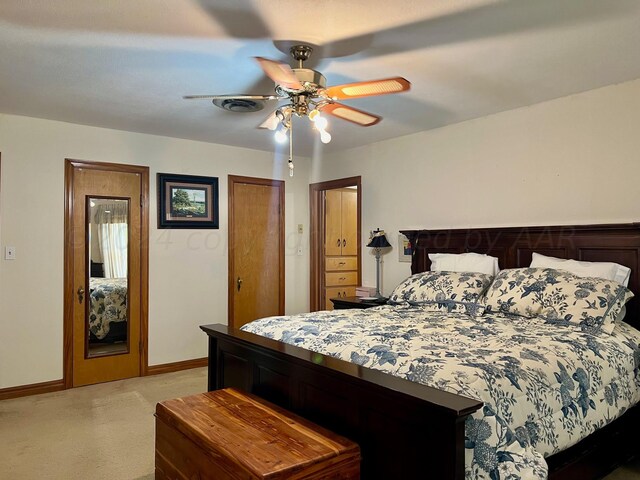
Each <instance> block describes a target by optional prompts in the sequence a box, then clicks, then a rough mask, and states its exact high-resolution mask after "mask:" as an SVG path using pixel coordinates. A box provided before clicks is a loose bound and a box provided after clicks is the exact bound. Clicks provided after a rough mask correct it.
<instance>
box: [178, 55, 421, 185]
mask: <svg viewBox="0 0 640 480" xmlns="http://www.w3.org/2000/svg"><path fill="white" fill-rule="evenodd" d="M289 53H290V54H291V56H292V57H293V59H294V60H295V61H297V62H298V68H291V67H290V66H289V65H287V64H286V63H282V62H278V61H275V60H270V59H268V58H264V57H254V58H255V60H256V61H257V62H258V64H259V65H260V67H261V68H262V71H263V72H264V73H265V75H267V76H268V77H269V78H270V79H271V80H273V81H274V82H275V84H276V86H275V93H276V95H252V94H248V95H188V96H185V97H184V98H186V99H202V98H207V99H211V100H212V101H213V104H214V105H215V106H217V107H220V108H222V109H224V110H227V111H230V112H256V111H259V110H262V108H264V102H265V101H268V100H288V101H289V103H287V104H285V105H282V106H280V107H279V108H277V109H276V110H275V111H274V112H273V113H271V114H270V115H269V116H268V117H267V118H266V119H265V121H264V122H262V124H260V125H259V127H258V128H266V129H269V130H273V131H275V133H274V137H275V139H276V141H277V142H279V143H284V142H286V141H287V139H288V140H289V161H288V165H289V175H290V176H292V177H293V168H294V166H293V122H292V119H293V116H297V117H307V118H309V120H310V121H311V123H312V124H313V127H314V128H315V129H316V130H317V131H318V132H319V134H320V141H321V142H322V143H329V142H330V141H331V134H330V133H329V132H327V130H326V128H327V125H328V122H327V119H326V117H324V116H322V115H321V113H323V114H327V115H331V116H334V117H337V118H340V119H342V120H346V121H348V122H351V123H354V124H356V125H360V126H362V127H370V126H372V125H375V124H376V123H378V122H380V120H382V117H380V116H378V115H375V114H372V113H368V112H365V111H363V110H358V109H357V108H353V107H351V106H348V105H344V104H342V103H338V102H337V101H336V100H341V99H351V98H360V97H369V96H377V95H388V94H391V93H400V92H405V91H407V90H409V89H410V88H411V83H409V81H408V80H406V79H404V78H402V77H392V78H384V79H380V80H370V81H364V82H356V83H349V84H344V85H334V86H331V87H327V80H326V78H325V77H324V75H322V74H321V73H320V72H318V71H316V70H312V69H310V68H304V62H305V61H307V60H308V59H309V58H310V56H311V54H312V53H313V49H312V48H311V47H310V46H308V45H294V46H292V47H291V49H290V50H289Z"/></svg>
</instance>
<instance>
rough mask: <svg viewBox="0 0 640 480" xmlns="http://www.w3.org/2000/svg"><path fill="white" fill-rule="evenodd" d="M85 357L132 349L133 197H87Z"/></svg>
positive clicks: (113, 353)
mask: <svg viewBox="0 0 640 480" xmlns="http://www.w3.org/2000/svg"><path fill="white" fill-rule="evenodd" d="M86 231H87V236H88V239H87V240H88V241H87V242H86V245H87V255H86V258H87V265H86V272H87V276H88V278H89V282H88V285H89V292H87V302H86V322H85V332H86V334H85V338H86V343H85V345H86V348H85V357H86V358H90V357H98V356H104V355H116V354H120V353H128V352H129V341H128V338H129V335H128V322H127V318H128V316H129V315H128V313H129V310H128V303H127V298H128V286H127V283H128V281H127V279H128V274H127V273H128V255H127V252H128V246H129V200H128V199H125V200H123V199H117V198H94V197H92V198H88V199H87V229H86Z"/></svg>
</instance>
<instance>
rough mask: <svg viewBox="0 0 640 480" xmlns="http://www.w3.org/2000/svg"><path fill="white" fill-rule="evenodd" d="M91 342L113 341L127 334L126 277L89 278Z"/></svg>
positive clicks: (122, 338) (120, 339) (121, 339)
mask: <svg viewBox="0 0 640 480" xmlns="http://www.w3.org/2000/svg"><path fill="white" fill-rule="evenodd" d="M89 335H90V342H91V343H114V342H120V341H124V340H126V336H127V279H126V278H98V277H91V278H90V279H89Z"/></svg>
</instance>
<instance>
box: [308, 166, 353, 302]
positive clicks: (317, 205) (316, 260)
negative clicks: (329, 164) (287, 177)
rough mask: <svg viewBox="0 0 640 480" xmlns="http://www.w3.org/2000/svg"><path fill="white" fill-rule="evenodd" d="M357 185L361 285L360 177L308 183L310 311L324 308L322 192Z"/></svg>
mask: <svg viewBox="0 0 640 480" xmlns="http://www.w3.org/2000/svg"><path fill="white" fill-rule="evenodd" d="M354 186H355V187H358V220H357V222H358V285H362V228H361V223H362V178H361V177H360V176H357V177H348V178H340V179H337V180H329V181H327V182H320V183H312V184H310V185H309V209H310V212H309V217H310V222H309V224H310V239H311V242H310V243H311V251H310V255H309V257H310V262H311V265H310V279H309V280H310V281H309V300H310V311H312V312H315V311H317V310H324V304H323V303H322V302H321V289H320V286H321V285H322V281H321V276H322V275H323V274H324V251H323V247H324V245H323V238H324V213H325V212H324V202H323V201H322V194H323V192H324V191H325V190H335V189H336V188H346V187H354Z"/></svg>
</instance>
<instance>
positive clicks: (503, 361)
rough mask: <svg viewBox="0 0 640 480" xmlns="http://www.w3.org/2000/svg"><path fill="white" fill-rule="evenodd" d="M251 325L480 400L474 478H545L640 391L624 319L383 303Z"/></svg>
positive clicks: (471, 461) (468, 462)
mask: <svg viewBox="0 0 640 480" xmlns="http://www.w3.org/2000/svg"><path fill="white" fill-rule="evenodd" d="M242 329H243V330H245V331H247V332H252V333H256V334H258V335H262V336H265V337H268V338H272V339H275V340H279V341H282V342H285V343H289V344H292V345H297V346H300V347H303V348H306V349H308V350H312V351H316V352H319V353H322V354H325V355H331V356H334V357H337V358H340V359H342V360H347V361H350V362H352V363H356V364H359V365H363V366H365V367H369V368H373V369H377V370H382V371H384V372H387V373H390V374H392V375H395V376H398V377H402V378H406V379H408V380H411V381H414V382H418V383H422V384H425V385H429V386H433V387H436V388H439V389H441V390H446V391H449V392H453V393H456V394H460V395H465V396H467V397H471V398H476V399H479V400H481V401H482V402H484V407H483V408H482V409H481V410H479V411H478V412H476V413H475V414H473V415H472V416H470V417H469V418H468V419H467V421H466V424H465V435H466V441H465V447H466V455H465V473H466V478H468V479H493V480H495V479H519V478H535V479H544V478H546V476H547V464H546V462H545V461H544V457H546V456H549V455H552V454H554V453H556V452H558V451H560V450H563V449H565V448H567V447H569V446H571V445H573V444H575V443H577V442H578V441H579V440H581V439H582V438H584V437H586V436H587V435H589V434H590V433H592V432H593V431H595V430H596V429H598V428H601V427H602V426H604V425H606V424H607V423H609V422H611V421H612V420H614V419H616V418H617V417H619V416H620V415H621V414H623V413H624V412H625V411H626V409H627V408H629V407H630V406H632V405H634V404H635V403H637V402H639V401H640V374H639V365H640V332H639V331H638V330H636V329H634V328H632V327H631V326H629V325H627V324H625V323H622V322H621V323H619V324H618V325H617V326H616V328H615V330H614V332H613V334H612V335H609V334H605V333H602V334H597V335H593V334H588V333H584V332H582V331H581V330H580V328H579V327H572V326H562V327H559V326H557V325H550V324H546V323H544V322H543V321H542V320H539V319H535V318H534V319H528V318H523V317H516V316H506V315H504V316H503V315H497V314H491V315H490V314H485V315H484V316H481V317H473V316H469V315H466V314H463V313H439V312H438V313H436V312H430V311H425V310H423V309H422V308H420V307H415V306H395V307H393V306H383V307H377V308H373V309H369V310H339V311H332V312H315V313H309V314H302V315H295V316H289V317H271V318H266V319H261V320H257V321H255V322H252V323H250V324H247V325H245V326H244V327H243V328H242ZM427 468H428V467H426V468H425V470H426V469H427Z"/></svg>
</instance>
